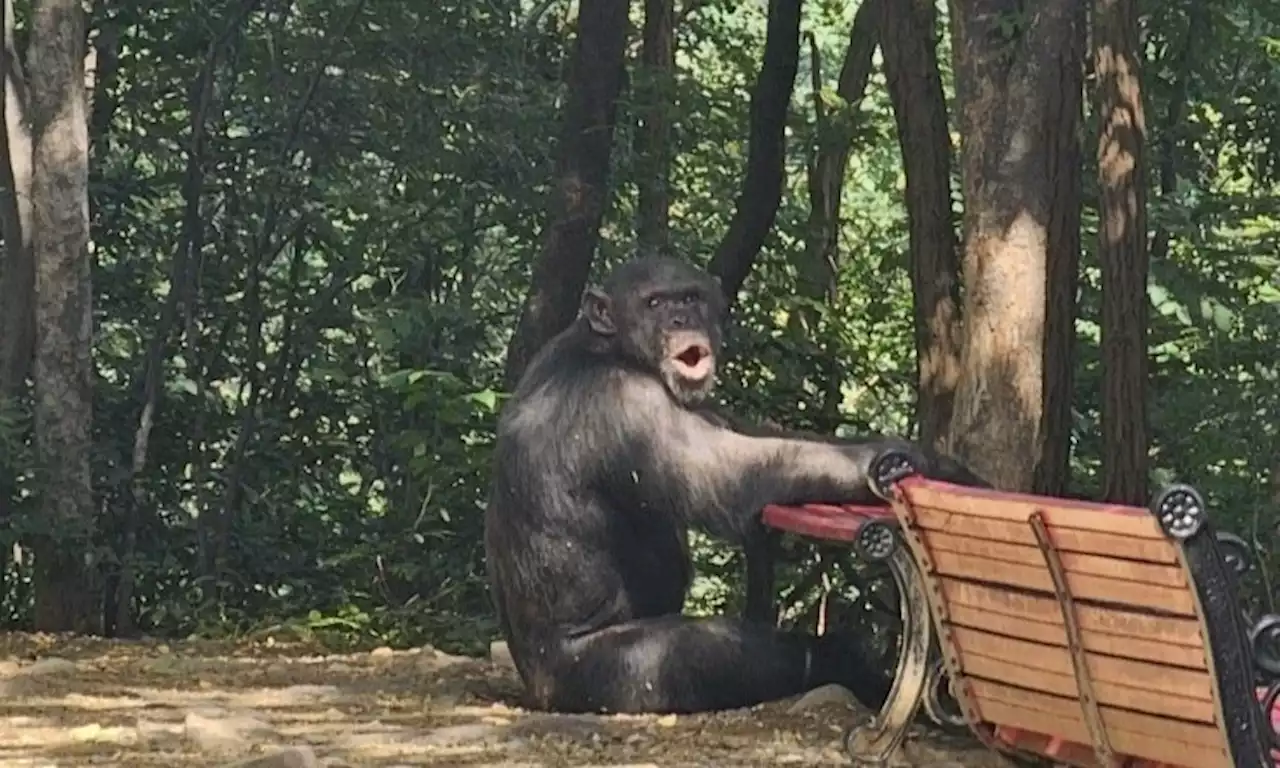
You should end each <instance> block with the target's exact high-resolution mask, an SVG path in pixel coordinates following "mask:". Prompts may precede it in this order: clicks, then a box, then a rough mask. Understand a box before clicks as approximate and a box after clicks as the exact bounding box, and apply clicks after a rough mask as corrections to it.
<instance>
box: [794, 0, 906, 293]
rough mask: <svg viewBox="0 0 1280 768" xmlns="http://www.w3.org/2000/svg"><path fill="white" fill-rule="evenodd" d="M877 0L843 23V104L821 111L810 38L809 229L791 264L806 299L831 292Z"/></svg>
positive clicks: (839, 87) (839, 88)
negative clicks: (813, 132)
mask: <svg viewBox="0 0 1280 768" xmlns="http://www.w3.org/2000/svg"><path fill="white" fill-rule="evenodd" d="M883 7H884V2H883V0H865V1H864V2H863V3H862V4H861V5H859V6H858V12H857V13H856V14H854V17H853V25H852V26H851V27H850V28H849V43H848V45H847V46H846V47H845V52H844V62H843V64H842V65H841V67H840V79H839V81H838V82H837V83H836V95H837V96H839V97H840V99H841V100H842V101H843V102H844V106H843V107H842V108H841V110H840V111H839V112H838V113H836V114H834V115H833V114H830V113H828V112H827V110H826V108H825V106H824V105H823V101H822V87H823V83H822V67H821V66H820V62H819V57H818V50H817V44H816V42H815V43H813V45H812V47H813V74H814V82H813V102H814V104H813V106H814V112H815V114H816V122H817V134H818V140H817V150H816V151H815V152H814V155H813V159H812V161H811V162H810V164H809V231H808V239H807V241H806V243H805V250H804V258H803V260H802V261H801V262H800V263H799V264H797V265H796V266H797V272H798V273H799V278H800V279H799V285H798V289H799V291H800V293H801V295H803V296H806V297H808V298H811V299H815V300H820V299H823V298H826V299H832V298H834V297H835V282H836V272H837V261H838V257H839V245H840V202H841V200H840V198H841V192H842V191H843V188H844V176H845V170H846V169H847V168H848V166H849V156H850V155H851V154H852V153H853V138H854V133H855V131H854V129H855V127H856V126H857V125H858V123H859V122H860V120H861V115H860V113H859V107H860V106H861V105H862V98H863V96H864V94H865V93H866V90H867V81H868V80H869V79H870V78H871V69H872V59H873V57H874V55H875V52H876V45H878V44H879V41H880V15H881V12H882V11H881V9H882V8H883Z"/></svg>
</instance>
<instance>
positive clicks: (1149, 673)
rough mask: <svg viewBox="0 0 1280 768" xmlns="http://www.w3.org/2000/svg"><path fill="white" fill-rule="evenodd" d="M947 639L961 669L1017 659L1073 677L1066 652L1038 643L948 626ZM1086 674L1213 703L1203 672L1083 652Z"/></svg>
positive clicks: (1100, 680)
mask: <svg viewBox="0 0 1280 768" xmlns="http://www.w3.org/2000/svg"><path fill="white" fill-rule="evenodd" d="M950 631H951V637H952V639H953V640H954V642H955V645H956V648H957V649H958V650H959V651H960V660H961V667H962V668H963V666H964V661H965V659H966V658H967V654H971V653H974V654H978V655H980V656H986V657H989V658H996V659H1018V660H1019V661H1020V663H1021V664H1022V665H1024V666H1027V667H1031V668H1033V669H1041V670H1046V671H1048V672H1054V673H1056V674H1059V675H1070V676H1072V677H1074V676H1075V671H1074V669H1073V667H1072V665H1071V657H1070V655H1069V654H1068V653H1067V651H1066V649H1063V648H1056V647H1054V646H1051V645H1043V644H1041V643H1031V642H1027V641H1025V640H1014V639H1013V638H1009V637H1001V636H1000V635H993V634H991V633H989V632H982V631H980V630H976V629H970V628H968V627H951V628H950ZM1085 659H1086V661H1087V663H1088V666H1089V675H1090V677H1092V678H1093V680H1094V681H1095V682H1103V683H1112V684H1115V685H1122V686H1125V687H1127V688H1135V689H1138V690H1143V689H1145V690H1149V691H1152V692H1154V693H1167V694H1170V695H1173V696H1178V697H1180V698H1184V699H1193V700H1196V701H1209V702H1211V701H1213V685H1212V682H1211V680H1210V678H1209V674H1208V673H1207V672H1197V671H1193V670H1189V669H1180V668H1178V667H1169V666H1165V665H1163V664H1153V663H1150V662H1145V661H1135V660H1133V659H1118V658H1115V657H1113V656H1103V655H1101V654H1098V653H1091V652H1086V653H1085Z"/></svg>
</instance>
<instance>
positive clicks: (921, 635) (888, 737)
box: [844, 526, 932, 768]
mask: <svg viewBox="0 0 1280 768" xmlns="http://www.w3.org/2000/svg"><path fill="white" fill-rule="evenodd" d="M884 527H885V528H889V526H884ZM889 530H890V533H891V534H892V536H893V539H894V544H893V547H892V551H891V552H890V554H889V555H888V557H887V559H886V560H885V562H886V563H887V564H888V566H889V572H890V573H891V574H892V576H893V581H894V584H895V585H896V586H897V588H898V590H897V591H898V614H899V618H900V620H901V622H902V640H901V642H900V643H899V646H898V660H897V661H898V666H897V674H896V675H895V676H894V679H893V687H892V688H891V689H890V691H889V698H888V699H886V700H885V703H884V706H882V707H881V708H880V712H879V713H877V714H876V715H875V717H873V718H871V720H870V721H869V722H867V723H865V724H863V725H861V726H857V727H854V728H851V729H850V730H849V731H848V733H846V734H845V739H844V746H845V750H846V751H847V752H848V753H849V757H850V758H852V760H853V764H854V765H856V766H861V767H862V768H881V767H883V766H888V765H889V764H890V760H891V759H892V757H893V754H894V752H896V751H897V749H898V747H899V746H901V744H902V741H903V739H904V738H905V737H906V735H907V726H909V725H910V724H911V721H912V720H914V719H915V716H916V712H917V711H919V709H920V700H921V698H922V695H921V694H923V692H924V686H925V678H926V671H927V665H928V659H929V647H930V638H931V637H932V635H931V632H930V630H931V628H932V624H931V623H930V622H931V621H932V619H931V617H930V615H929V601H928V598H927V596H926V595H925V591H924V584H923V582H922V581H921V579H920V575H919V572H918V571H917V570H916V564H915V560H914V559H912V557H911V553H910V552H909V551H908V550H907V548H906V547H904V546H902V545H901V543H900V542H898V541H897V538H898V534H897V532H896V531H894V530H893V529H891V528H890V529H889ZM879 537H880V534H879V533H876V534H875V538H877V539H879Z"/></svg>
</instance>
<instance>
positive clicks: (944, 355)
mask: <svg viewBox="0 0 1280 768" xmlns="http://www.w3.org/2000/svg"><path fill="white" fill-rule="evenodd" d="M934 29H935V12H934V6H933V1H932V0H901V1H894V2H889V3H887V4H886V5H885V11H884V34H882V35H881V38H882V42H881V45H880V48H881V50H882V51H883V53H884V72H885V79H886V80H887V81H888V86H889V97H890V99H891V100H892V102H893V114H894V119H895V120H896V122H897V125H898V143H899V145H900V146H901V148H902V165H903V170H904V171H905V174H906V181H907V192H906V199H907V221H908V225H909V231H910V238H911V283H912V287H913V289H914V291H913V293H914V301H915V341H916V368H917V374H918V375H917V393H918V394H917V401H918V406H917V415H916V420H917V422H918V423H919V425H920V441H921V442H922V443H924V444H925V445H930V446H935V447H941V446H942V445H944V444H945V443H946V442H947V439H948V429H949V428H950V425H951V412H952V409H953V406H954V402H955V391H956V385H957V384H958V383H959V381H960V338H961V337H960V330H961V329H960V259H959V256H958V254H957V245H956V228H955V217H954V216H953V215H952V212H951V137H950V135H949V134H948V133H947V102H946V97H945V96H944V95H943V92H942V75H941V73H940V72H939V70H938V46H937V41H936V39H935V32H934Z"/></svg>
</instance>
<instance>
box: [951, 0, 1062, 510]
mask: <svg viewBox="0 0 1280 768" xmlns="http://www.w3.org/2000/svg"><path fill="white" fill-rule="evenodd" d="M1082 10H1083V6H1081V5H1080V4H1079V3H1078V2H1076V0H1044V2H1041V3H1037V4H1035V5H1033V6H1028V7H1027V8H1025V9H1023V10H1022V11H1021V14H1022V17H1023V18H1024V19H1025V21H1026V24H1025V26H1024V27H1023V29H1022V30H1021V31H1019V32H1017V33H1016V37H1015V39H1013V40H1006V39H1003V38H1004V37H1005V36H1006V34H1005V32H1004V30H1003V29H1002V27H1001V20H1002V19H1003V18H1004V17H1005V16H1006V14H1011V13H1015V12H1018V11H1019V8H1018V4H1017V3H1016V2H1012V0H953V10H952V19H953V24H952V29H953V36H954V42H953V49H954V51H955V59H956V61H955V71H956V89H957V94H958V101H959V103H960V105H961V117H960V121H959V122H960V126H961V131H960V133H961V136H962V137H963V140H962V145H961V168H962V177H963V184H962V186H963V189H964V193H965V216H964V222H965V226H964V231H965V251H964V285H965V295H964V296H965V303H964V318H965V338H964V350H963V353H962V358H961V360H962V372H961V378H960V384H959V387H958V388H957V391H956V400H955V406H954V411H953V414H952V420H951V446H950V447H951V451H952V452H953V453H955V454H957V455H959V456H961V457H963V458H964V459H966V460H967V461H968V463H969V464H970V465H971V466H973V468H974V469H975V471H977V472H978V473H979V474H980V475H983V476H984V477H986V479H987V480H989V481H990V482H991V483H993V484H994V485H995V486H996V487H999V488H1005V489H1010V490H1031V489H1032V488H1033V487H1034V485H1035V479H1036V476H1035V473H1036V467H1037V465H1038V464H1039V463H1040V456H1041V455H1042V453H1043V450H1044V440H1045V431H1044V426H1045V425H1044V419H1045V365H1044V350H1045V348H1046V333H1047V314H1048V290H1047V288H1048V286H1047V282H1048V276H1049V256H1048V253H1049V248H1050V222H1051V221H1052V217H1053V211H1052V208H1053V205H1054V202H1055V200H1056V197H1057V194H1056V192H1055V189H1056V181H1055V180H1054V179H1052V178H1050V173H1052V172H1054V171H1055V170H1057V166H1056V164H1055V163H1054V162H1053V161H1052V160H1051V156H1052V154H1053V153H1054V152H1056V151H1058V142H1057V140H1056V138H1054V135H1053V131H1054V130H1055V129H1056V128H1057V127H1058V126H1057V124H1056V115H1055V111H1054V106H1053V101H1054V100H1056V99H1058V98H1060V94H1061V93H1062V91H1063V89H1064V88H1066V87H1069V86H1070V81H1071V78H1070V77H1068V76H1067V75H1066V74H1065V72H1066V70H1067V68H1066V67H1065V66H1064V65H1063V63H1062V62H1063V59H1064V57H1067V56H1069V55H1070V52H1071V50H1072V49H1073V45H1072V41H1073V40H1075V39H1076V38H1077V36H1078V35H1079V34H1082V32H1081V30H1082V29H1083V26H1082V25H1083V24H1084V18H1083V17H1084V14H1083V12H1082Z"/></svg>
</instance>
